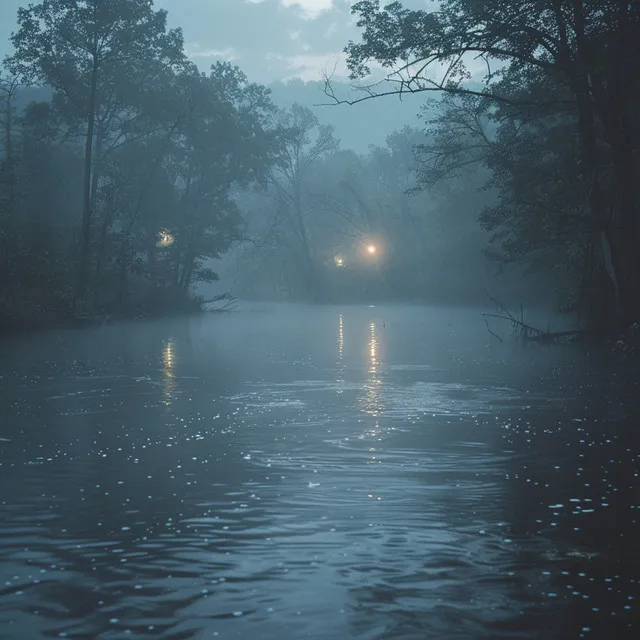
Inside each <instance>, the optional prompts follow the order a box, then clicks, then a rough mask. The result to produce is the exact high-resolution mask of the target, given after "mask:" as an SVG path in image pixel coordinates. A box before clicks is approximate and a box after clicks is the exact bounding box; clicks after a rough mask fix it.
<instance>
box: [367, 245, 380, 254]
mask: <svg viewBox="0 0 640 640" xmlns="http://www.w3.org/2000/svg"><path fill="white" fill-rule="evenodd" d="M377 250H378V248H377V247H376V245H375V244H370V245H369V246H368V247H367V253H368V254H370V255H373V254H374V253H375V252H376V251H377Z"/></svg>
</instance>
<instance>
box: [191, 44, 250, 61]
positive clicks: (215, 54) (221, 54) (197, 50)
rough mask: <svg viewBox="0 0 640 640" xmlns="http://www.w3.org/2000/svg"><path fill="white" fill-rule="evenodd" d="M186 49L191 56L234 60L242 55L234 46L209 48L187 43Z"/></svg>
mask: <svg viewBox="0 0 640 640" xmlns="http://www.w3.org/2000/svg"><path fill="white" fill-rule="evenodd" d="M185 50H186V53H187V55H188V56H189V57H190V58H223V59H224V60H228V61H229V62H232V61H234V60H240V56H239V55H238V54H237V53H236V51H235V50H234V48H233V47H226V48H224V49H207V48H202V47H200V45H199V44H197V43H195V42H194V43H192V44H187V45H185Z"/></svg>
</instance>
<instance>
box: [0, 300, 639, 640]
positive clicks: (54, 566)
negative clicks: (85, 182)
mask: <svg viewBox="0 0 640 640" xmlns="http://www.w3.org/2000/svg"><path fill="white" fill-rule="evenodd" d="M258 311H259V312H256V313H248V312H247V313H243V312H241V313H232V314H228V315H224V316H204V317H199V318H195V319H194V318H191V319H179V320H171V321H164V322H160V323H150V324H135V325H129V326H127V325H122V326H117V327H105V328H99V329H91V330H87V331H79V332H61V333H52V334H47V335H43V336H31V337H28V338H24V339H21V340H19V341H14V342H13V343H10V344H9V343H7V344H4V345H3V346H2V347H1V349H0V356H1V357H2V362H1V364H0V374H1V376H2V377H1V379H0V383H1V384H2V403H3V406H2V416H3V417H2V421H1V422H0V425H1V426H0V589H1V591H0V595H1V598H0V637H2V638H16V639H23V638H39V637H42V638H45V637H58V636H60V637H69V638H97V637H100V638H126V637H145V636H149V637H160V638H175V639H178V638H211V637H220V638H241V639H254V638H256V639H257V638H264V639H274V640H275V639H282V640H289V639H292V640H293V639H298V638H313V639H315V638H317V639H324V638H327V639H332V638H337V639H341V638H344V639H351V638H358V639H360V638H361V639H374V638H375V639H378V638H380V639H382V638H394V639H395V638H397V639H407V640H409V639H411V640H413V639H416V640H418V639H420V640H422V639H425V638H426V639H430V638H437V639H444V640H448V639H458V638H460V639H476V638H545V639H547V638H551V639H555V638H563V639H564V638H579V637H585V638H617V637H624V636H627V635H628V636H629V637H638V636H637V635H636V634H637V633H638V625H637V624H636V615H637V607H638V602H637V598H639V597H640V583H639V581H640V552H639V551H638V540H639V538H638V533H639V532H640V530H639V526H638V521H637V517H639V516H640V493H639V492H638V488H639V480H638V472H639V471H640V449H639V447H638V438H637V437H636V436H635V432H636V431H637V428H638V417H639V415H640V413H639V412H638V411H637V408H636V406H635V405H634V403H633V401H632V400H633V396H634V393H637V387H636V385H635V384H634V380H635V379H636V378H635V377H634V375H635V373H636V372H634V371H633V368H632V367H631V366H628V363H627V365H625V364H624V363H623V364H619V363H615V362H610V361H609V360H608V359H607V357H605V356H602V355H598V354H591V355H587V354H584V353H582V352H580V351H578V350H574V349H570V348H552V349H535V348H529V349H523V348H522V347H520V346H517V345H514V344H512V343H510V342H509V341H505V343H503V344H499V343H497V341H495V340H494V339H493V338H492V337H491V336H490V335H489V334H488V333H487V332H486V329H485V327H484V324H483V323H482V322H481V321H480V319H479V317H478V314H477V313H476V312H473V311H447V310H433V309H425V308H417V307H416V308H404V309H403V308H385V307H373V308H367V307H360V308H358V307H352V308H349V307H345V308H332V307H325V308H313V307H294V306H281V307H277V308H273V307H265V308H264V310H260V309H259V310H258Z"/></svg>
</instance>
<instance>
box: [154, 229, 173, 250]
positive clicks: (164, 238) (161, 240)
mask: <svg viewBox="0 0 640 640" xmlns="http://www.w3.org/2000/svg"><path fill="white" fill-rule="evenodd" d="M172 244H173V236H172V235H171V234H170V233H169V232H168V231H167V230H166V229H162V230H161V231H160V233H158V239H157V241H156V247H158V248H159V249H160V248H164V247H170V246H171V245H172Z"/></svg>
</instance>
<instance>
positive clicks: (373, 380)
mask: <svg viewBox="0 0 640 640" xmlns="http://www.w3.org/2000/svg"><path fill="white" fill-rule="evenodd" d="M368 338H369V340H368V342H367V353H368V362H367V365H368V376H367V381H366V383H365V393H364V396H363V398H362V400H361V409H362V411H363V412H364V413H366V414H367V415H371V416H377V415H379V414H380V413H381V412H382V409H383V406H382V402H381V399H380V389H381V386H382V380H381V379H380V377H379V367H380V361H379V360H378V355H379V345H378V338H377V335H376V323H375V322H370V323H369V333H368Z"/></svg>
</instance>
